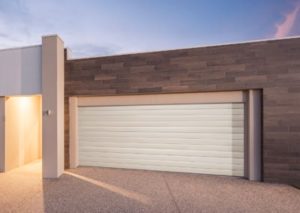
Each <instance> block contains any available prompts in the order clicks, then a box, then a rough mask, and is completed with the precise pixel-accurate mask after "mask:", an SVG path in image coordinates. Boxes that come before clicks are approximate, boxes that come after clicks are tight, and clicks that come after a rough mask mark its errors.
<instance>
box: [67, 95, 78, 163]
mask: <svg viewBox="0 0 300 213" xmlns="http://www.w3.org/2000/svg"><path fill="white" fill-rule="evenodd" d="M69 113H70V123H69V127H70V128H69V129H70V168H71V169H73V168H76V167H78V165H79V160H78V136H77V134H78V125H77V121H78V118H77V117H78V101H77V97H70V98H69Z"/></svg>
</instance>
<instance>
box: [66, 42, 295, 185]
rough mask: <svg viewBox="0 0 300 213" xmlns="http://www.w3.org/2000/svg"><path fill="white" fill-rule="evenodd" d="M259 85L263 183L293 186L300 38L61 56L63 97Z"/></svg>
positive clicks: (185, 91) (193, 90)
mask: <svg viewBox="0 0 300 213" xmlns="http://www.w3.org/2000/svg"><path fill="white" fill-rule="evenodd" d="M249 89H262V93H263V115H262V119H263V125H262V126H263V129H262V135H263V145H262V150H263V153H262V158H263V165H262V170H263V171H262V172H263V173H262V174H263V179H264V181H269V182H281V183H289V184H297V185H300V166H299V165H300V140H299V138H300V38H294V39H284V40H274V41H262V42H252V43H243V44H232V45H223V46H212V47H200V48H191V49H181V50H170V51H162V52H152V53H140V54H129V55H120V56H109V57H98V58H86V59H74V60H66V61H65V127H66V128H65V162H66V166H67V167H68V165H69V129H68V125H69V124H68V122H69V112H68V98H69V97H70V96H106V95H129V94H160V93H190V92H214V91H236V90H249Z"/></svg>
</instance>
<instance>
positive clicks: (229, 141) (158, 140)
mask: <svg viewBox="0 0 300 213" xmlns="http://www.w3.org/2000/svg"><path fill="white" fill-rule="evenodd" d="M241 140H243V139H242V136H241V138H238V139H233V138H221V137H219V138H214V137H209V136H203V138H202V139H201V140H199V138H180V137H172V138H171V137H166V138H163V143H162V137H149V138H146V137H140V138H139V137H135V138H134V137H117V136H116V137H113V136H111V137H103V136H98V137H96V136H94V137H93V136H88V135H87V136H86V137H85V138H84V141H83V142H82V143H81V145H85V144H89V143H95V145H96V144H99V143H100V142H101V144H102V143H107V144H112V145H113V146H114V144H116V146H118V145H119V144H120V145H121V144H135V145H141V146H144V145H151V144H153V145H156V144H158V145H167V146H168V145H169V144H174V145H183V144H186V145H214V146H218V145H219V146H228V145H231V146H232V145H238V146H243V144H242V141H241ZM102 145H103V144H102Z"/></svg>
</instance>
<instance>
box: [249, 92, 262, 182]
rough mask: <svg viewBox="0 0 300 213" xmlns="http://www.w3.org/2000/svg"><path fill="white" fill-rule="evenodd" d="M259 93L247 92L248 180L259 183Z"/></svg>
mask: <svg viewBox="0 0 300 213" xmlns="http://www.w3.org/2000/svg"><path fill="white" fill-rule="evenodd" d="M261 98H262V97H261V91H260V90H250V91H249V125H248V126H249V140H248V141H249V180H253V181H261V160H262V153H261V128H262V127H261V104H262V103H261Z"/></svg>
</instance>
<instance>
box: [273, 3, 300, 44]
mask: <svg viewBox="0 0 300 213" xmlns="http://www.w3.org/2000/svg"><path fill="white" fill-rule="evenodd" d="M299 12H300V3H298V4H297V5H296V6H295V8H294V9H293V10H292V11H290V12H289V13H288V14H286V16H285V19H284V20H283V22H282V23H280V24H277V25H276V33H275V35H274V38H283V37H286V36H287V35H289V34H290V32H291V31H292V29H293V27H294V25H295V23H296V18H297V15H298V13H299Z"/></svg>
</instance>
